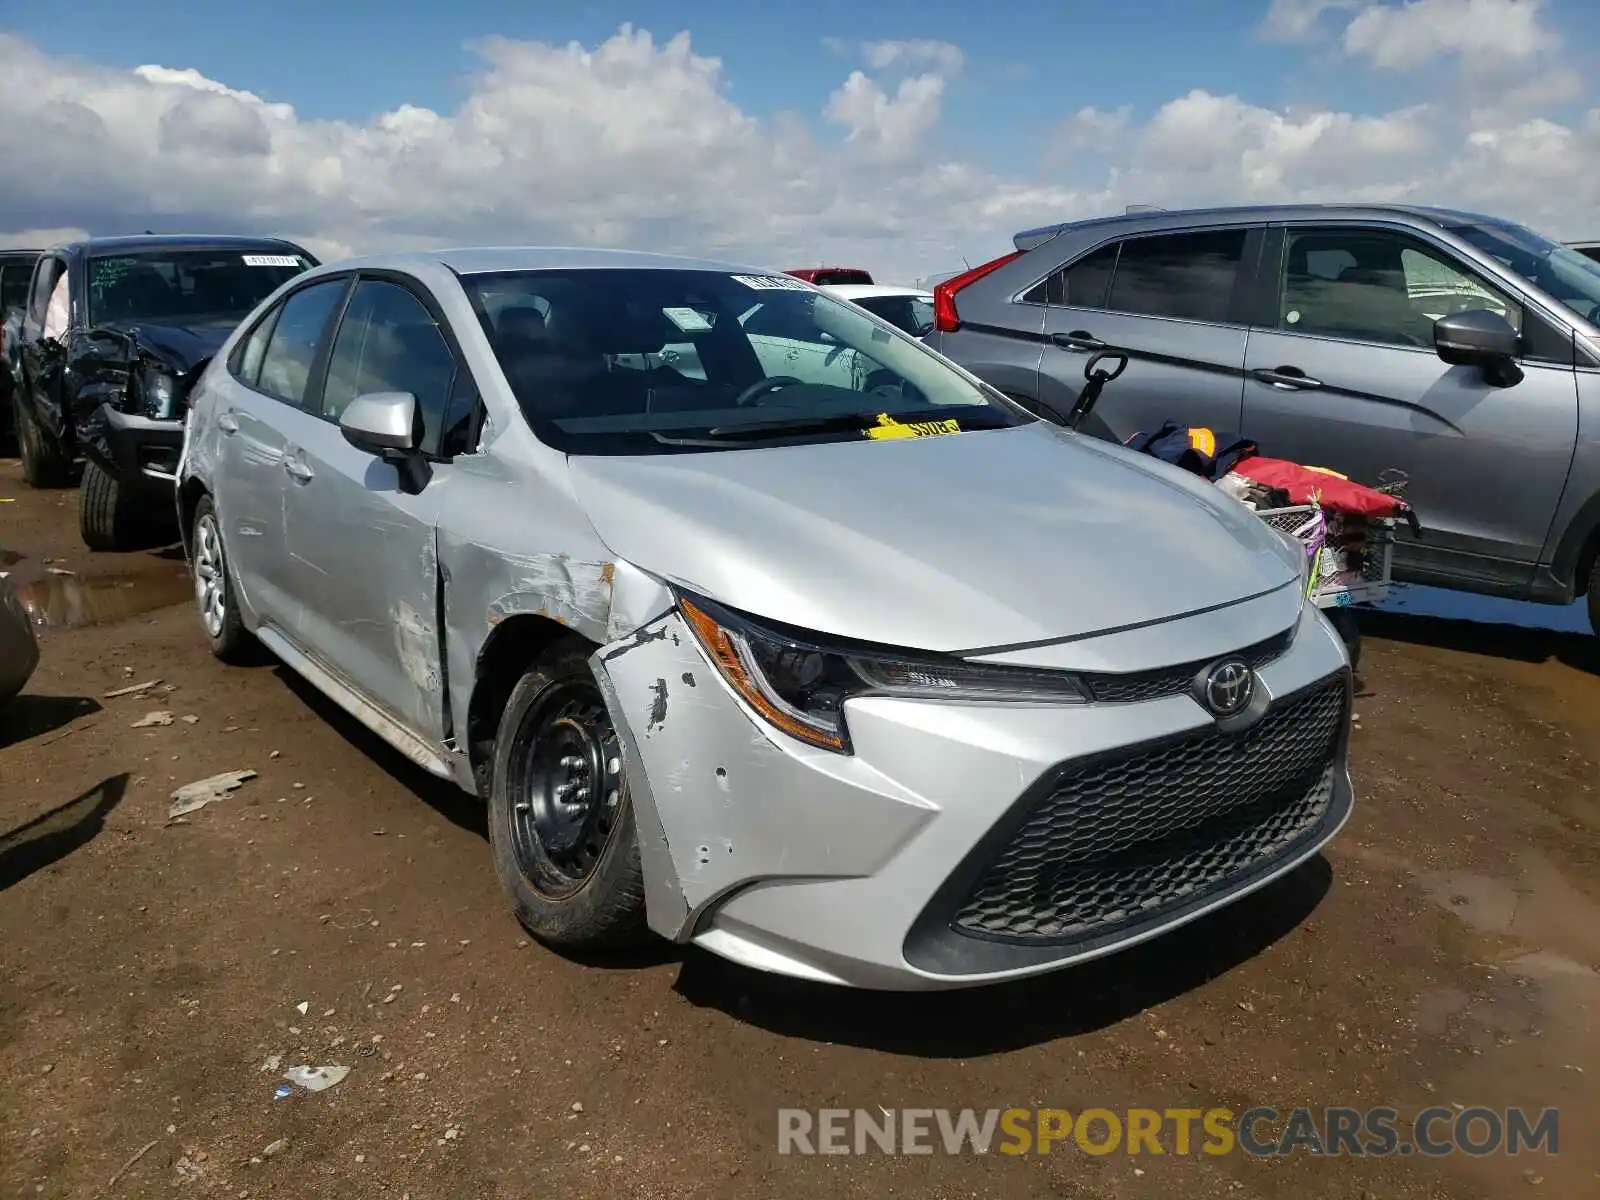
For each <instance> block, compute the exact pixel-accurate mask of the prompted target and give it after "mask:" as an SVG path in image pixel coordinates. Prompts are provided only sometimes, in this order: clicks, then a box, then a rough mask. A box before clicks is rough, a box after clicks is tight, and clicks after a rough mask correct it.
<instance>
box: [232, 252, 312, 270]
mask: <svg viewBox="0 0 1600 1200" xmlns="http://www.w3.org/2000/svg"><path fill="white" fill-rule="evenodd" d="M244 265H245V266H247V267H298V266H299V265H300V260H299V259H298V258H296V257H295V256H294V255H292V254H246V255H245V256H244Z"/></svg>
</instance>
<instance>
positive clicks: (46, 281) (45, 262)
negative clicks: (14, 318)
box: [27, 258, 66, 330]
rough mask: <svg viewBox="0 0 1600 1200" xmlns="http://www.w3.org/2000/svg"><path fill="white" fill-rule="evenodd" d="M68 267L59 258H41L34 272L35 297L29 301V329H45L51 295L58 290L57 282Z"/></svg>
mask: <svg viewBox="0 0 1600 1200" xmlns="http://www.w3.org/2000/svg"><path fill="white" fill-rule="evenodd" d="M65 270H66V265H65V264H64V263H63V262H62V261H61V260H60V259H59V258H41V259H40V260H39V263H38V265H37V266H36V267H35V268H34V272H33V295H32V296H31V297H30V298H29V300H28V316H27V323H28V328H29V329H33V330H38V329H42V328H44V314H45V310H46V309H47V308H49V307H50V293H52V292H53V291H55V290H56V280H58V279H60V278H61V275H62V272H64V271H65Z"/></svg>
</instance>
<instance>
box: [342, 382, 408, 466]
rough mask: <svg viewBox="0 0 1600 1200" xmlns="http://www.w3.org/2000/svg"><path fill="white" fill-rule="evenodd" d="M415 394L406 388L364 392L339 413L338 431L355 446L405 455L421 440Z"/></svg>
mask: <svg viewBox="0 0 1600 1200" xmlns="http://www.w3.org/2000/svg"><path fill="white" fill-rule="evenodd" d="M418 416H419V414H418V411H417V398H416V397H415V396H413V395H412V394H411V393H410V392H367V393H365V394H364V395H360V396H357V397H356V398H355V399H354V400H352V401H350V403H349V404H348V405H346V406H345V410H344V412H343V413H341V414H340V415H339V432H340V433H342V434H344V440H345V441H347V442H349V443H350V444H351V445H352V446H354V447H355V448H356V449H357V450H363V451H365V452H366V453H368V454H375V455H378V456H379V457H381V458H388V457H390V456H391V455H409V454H412V453H414V452H415V451H416V450H417V448H418V447H419V446H420V445H421V443H422V429H421V422H420V421H418V419H417V418H418Z"/></svg>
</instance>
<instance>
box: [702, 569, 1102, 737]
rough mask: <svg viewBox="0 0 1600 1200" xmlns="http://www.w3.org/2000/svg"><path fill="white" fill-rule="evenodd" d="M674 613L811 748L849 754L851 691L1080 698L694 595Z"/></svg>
mask: <svg viewBox="0 0 1600 1200" xmlns="http://www.w3.org/2000/svg"><path fill="white" fill-rule="evenodd" d="M678 610H679V611H680V612H681V613H682V614H683V617H684V620H685V621H687V622H688V624H689V628H690V629H692V630H694V634H695V637H696V638H697V639H698V640H699V642H700V645H701V646H702V647H703V648H704V650H705V652H706V655H707V656H708V657H709V658H710V659H711V661H712V662H713V663H714V664H715V665H716V668H717V670H718V672H720V673H721V675H722V677H723V678H724V679H725V680H727V681H728V684H729V686H730V687H732V688H733V690H734V691H735V692H737V693H738V694H739V695H740V697H741V698H743V700H744V701H745V703H747V704H749V705H750V707H751V708H753V709H755V710H756V712H757V713H759V714H760V715H761V716H762V718H763V719H765V720H766V721H767V722H768V723H769V724H771V725H772V726H774V727H775V728H777V729H779V730H781V731H783V732H784V733H787V734H788V735H789V736H790V737H793V738H797V739H798V740H800V741H802V742H806V743H807V744H809V745H812V746H820V747H822V748H823V749H825V750H836V751H839V752H840V753H846V754H847V753H849V751H850V738H849V732H848V730H846V728H845V721H844V704H845V701H846V700H849V699H851V698H853V697H855V696H865V695H874V696H906V697H913V698H917V699H927V700H961V701H965V702H968V703H1013V704H1083V703H1085V702H1087V700H1088V698H1089V697H1088V693H1087V692H1086V691H1085V689H1084V687H1083V685H1081V684H1080V683H1079V682H1078V681H1077V680H1076V679H1074V678H1073V677H1072V676H1071V675H1067V674H1064V673H1062V672H1059V671H1038V670H1031V669H1029V668H1025V667H996V666H989V665H985V664H979V663H969V662H964V661H962V660H961V659H954V658H944V657H942V656H939V655H935V654H926V655H924V654H918V653H915V652H910V651H898V650H877V649H874V648H871V647H863V648H856V647H854V646H850V647H845V646H838V645H836V646H830V645H827V644H826V642H825V640H824V639H821V638H814V637H812V636H810V635H806V634H801V633H798V632H789V631H784V630H779V629H775V628H772V627H770V626H767V625H765V624H760V623H757V622H756V621H754V620H752V619H751V618H749V617H746V616H742V615H739V614H736V613H732V612H729V611H728V610H727V609H724V608H722V607H721V606H720V605H717V604H714V603H712V602H711V601H709V600H705V599H703V598H700V597H694V598H690V597H688V596H684V595H681V594H680V595H679V597H678Z"/></svg>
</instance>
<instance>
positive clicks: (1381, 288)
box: [1278, 229, 1522, 349]
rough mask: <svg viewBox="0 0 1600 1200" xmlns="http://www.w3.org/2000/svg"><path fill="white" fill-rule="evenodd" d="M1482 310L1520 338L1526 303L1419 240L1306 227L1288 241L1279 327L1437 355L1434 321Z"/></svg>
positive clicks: (1372, 231)
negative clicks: (1502, 321)
mask: <svg viewBox="0 0 1600 1200" xmlns="http://www.w3.org/2000/svg"><path fill="white" fill-rule="evenodd" d="M1480 308H1483V309H1488V310H1489V311H1490V312H1493V313H1497V314H1499V315H1500V316H1502V317H1504V318H1505V319H1506V320H1507V321H1509V322H1510V323H1511V325H1512V327H1513V328H1515V329H1516V330H1517V331H1518V332H1519V333H1520V332H1521V330H1522V309H1521V306H1520V305H1518V304H1516V303H1515V302H1514V301H1512V300H1511V299H1509V298H1508V297H1507V296H1506V295H1505V294H1504V293H1503V292H1501V291H1500V290H1499V289H1498V288H1493V287H1490V286H1489V285H1488V284H1486V283H1484V282H1483V281H1482V280H1480V279H1478V278H1477V277H1476V276H1474V275H1472V274H1471V273H1470V272H1468V271H1466V270H1465V269H1464V268H1463V267H1462V266H1461V265H1459V264H1458V263H1457V262H1455V261H1454V260H1453V259H1452V258H1450V257H1449V256H1448V255H1446V254H1444V253H1443V252H1442V251H1439V250H1435V249H1433V248H1432V247H1430V246H1427V245H1425V244H1424V243H1422V242H1419V241H1417V240H1415V239H1414V238H1409V237H1406V236H1404V235H1403V234H1399V233H1394V232H1391V231H1389V230H1384V229H1303V230H1293V231H1291V232H1290V233H1289V236H1288V238H1287V239H1286V242H1285V247H1284V259H1283V274H1282V289H1281V291H1280V293H1279V305H1278V328H1280V329H1283V330H1286V331H1289V332H1292V333H1314V334H1321V335H1324V336H1327V337H1338V338H1350V339H1355V340H1359V341H1367V342H1381V343H1384V344H1387V345H1394V346H1417V347H1422V348H1427V349H1431V348H1432V346H1433V323H1434V322H1435V321H1437V320H1438V319H1439V318H1440V317H1443V316H1446V315H1448V314H1450V313H1456V312H1465V311H1467V310H1469V309H1480Z"/></svg>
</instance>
